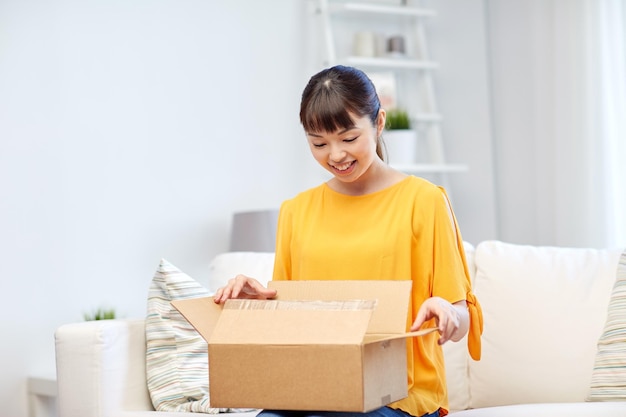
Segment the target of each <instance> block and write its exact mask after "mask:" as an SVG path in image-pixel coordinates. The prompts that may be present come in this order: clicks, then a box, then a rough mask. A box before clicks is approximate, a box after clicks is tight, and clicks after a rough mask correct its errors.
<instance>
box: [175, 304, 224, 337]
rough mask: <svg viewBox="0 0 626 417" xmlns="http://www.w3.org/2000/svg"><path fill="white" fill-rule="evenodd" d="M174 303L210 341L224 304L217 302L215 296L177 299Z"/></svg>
mask: <svg viewBox="0 0 626 417" xmlns="http://www.w3.org/2000/svg"><path fill="white" fill-rule="evenodd" d="M172 305H173V306H174V308H175V309H176V310H178V311H179V312H180V314H182V315H183V317H185V319H186V320H187V321H188V322H189V323H190V324H191V325H192V326H193V327H194V329H196V330H197V331H198V333H200V335H201V336H202V337H203V338H204V340H205V341H207V342H208V341H209V337H210V336H211V333H213V329H214V328H215V325H216V324H217V321H218V320H219V317H220V315H221V312H222V306H221V305H220V304H216V303H215V302H214V301H213V297H201V298H190V299H188V300H175V301H172Z"/></svg>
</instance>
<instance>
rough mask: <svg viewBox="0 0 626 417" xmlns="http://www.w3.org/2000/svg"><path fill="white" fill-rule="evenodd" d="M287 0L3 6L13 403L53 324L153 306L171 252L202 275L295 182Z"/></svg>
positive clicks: (44, 368)
mask: <svg viewBox="0 0 626 417" xmlns="http://www.w3.org/2000/svg"><path fill="white" fill-rule="evenodd" d="M303 13H304V8H303V5H302V4H301V3H300V2H294V1H292V0H272V5H271V6H270V5H268V3H267V2H258V1H254V0H249V1H247V2H245V5H244V4H242V2H228V1H206V0H204V1H200V0H198V1H195V0H185V1H165V0H163V1H158V0H157V1H155V0H133V1H132V2H129V1H128V0H111V1H97V0H75V1H74V0H55V1H47V0H41V1H36V0H27V1H24V0H7V1H3V2H0V28H1V29H0V30H1V32H2V35H1V36H0V38H1V40H0V48H1V50H0V212H1V214H0V230H1V237H0V254H1V259H2V265H3V279H2V282H3V287H4V288H3V294H4V297H3V298H4V302H3V304H4V311H5V313H4V316H5V317H4V319H3V320H2V321H1V324H0V334H2V340H3V343H2V345H1V348H0V349H1V353H0V358H2V372H1V373H0V404H3V410H2V415H6V416H15V417H20V416H25V415H26V396H25V378H26V376H27V375H30V374H41V373H43V374H54V345H53V331H54V329H55V328H56V327H57V326H58V325H60V324H62V323H66V322H72V321H81V320H82V314H83V313H84V312H89V311H91V310H92V309H94V308H96V307H99V306H101V305H105V306H111V307H115V308H117V311H118V314H119V315H121V316H125V317H134V316H142V315H143V314H144V312H145V298H146V295H147V289H148V285H149V282H150V279H151V277H152V274H153V272H154V270H155V268H156V267H157V265H158V262H159V260H160V258H161V257H165V258H167V259H168V260H169V261H170V262H172V263H174V264H175V265H177V266H178V267H180V268H182V269H183V270H185V271H186V272H187V273H189V274H190V275H192V276H195V277H196V278H198V279H199V280H202V279H204V278H206V275H207V271H208V268H207V265H208V262H209V260H210V259H211V257H212V256H213V255H215V254H216V253H218V252H220V251H225V250H226V249H227V247H228V241H227V239H228V230H229V226H230V224H229V222H230V216H231V214H232V212H233V211H236V210H246V209H256V208H266V207H277V206H278V205H279V204H280V202H281V201H282V200H283V199H285V198H287V197H289V196H291V195H292V194H293V193H295V192H296V191H297V190H299V189H301V188H302V184H303V183H304V182H305V178H304V177H305V176H306V175H307V173H306V172H303V169H302V164H301V161H302V160H303V159H304V156H305V155H306V154H305V151H306V149H305V148H304V147H303V146H302V145H303V143H304V142H303V141H304V136H303V135H302V133H301V130H300V127H299V123H298V103H299V96H298V94H297V92H298V91H299V90H300V89H301V88H302V86H303V85H304V83H305V81H306V78H307V74H306V73H305V69H304V65H305V62H306V60H305V53H306V50H305V49H304V48H302V44H303V39H302V35H301V25H300V22H302V20H303V19H304V17H303Z"/></svg>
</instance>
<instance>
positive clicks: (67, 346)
mask: <svg viewBox="0 0 626 417" xmlns="http://www.w3.org/2000/svg"><path fill="white" fill-rule="evenodd" d="M466 252H467V258H468V263H469V266H470V270H471V272H472V276H473V281H474V289H475V293H476V295H477V296H478V299H479V301H480V302H481V304H482V307H483V313H484V333H483V338H482V360H481V361H478V362H476V361H473V360H471V359H469V356H468V354H467V349H466V344H465V341H461V342H459V343H448V344H446V345H444V352H445V359H446V372H447V383H448V387H449V397H450V408H451V411H452V413H453V414H454V415H455V417H456V416H458V417H495V416H498V417H516V416H533V417H544V416H545V417H548V416H550V417H554V416H556V417H559V416H568V417H571V416H581V417H582V416H584V417H589V416H600V415H611V416H626V402H619V401H612V402H607V401H603V402H599V401H587V397H588V395H589V392H590V382H591V379H592V372H593V370H594V363H595V356H596V351H597V342H598V339H599V337H600V335H601V334H602V332H603V328H604V325H605V320H606V316H607V308H608V304H609V299H610V297H611V292H612V289H613V285H614V283H615V279H616V269H617V266H618V263H619V259H620V254H621V252H622V251H621V250H617V249H615V250H609V249H607V250H594V249H571V248H555V247H533V246H524V245H513V244H507V243H503V242H498V241H486V242H482V243H480V244H478V245H477V246H476V247H474V246H472V245H470V244H466ZM272 263H273V254H270V253H251V252H241V253H225V254H222V255H218V256H217V257H216V258H215V259H214V260H213V261H212V263H211V284H210V287H211V288H209V290H214V289H215V288H217V287H219V286H220V285H222V283H223V282H225V280H227V279H228V278H230V277H232V276H233V275H234V274H235V273H246V274H249V275H252V276H256V277H258V278H260V279H261V280H267V279H269V278H270V276H271V269H272ZM55 337H56V360H57V378H58V407H59V414H60V417H122V416H128V417H142V416H145V417H148V416H150V417H152V416H155V415H156V416H159V415H160V416H162V417H174V416H182V415H185V414H186V413H169V412H160V413H158V414H157V412H155V411H153V407H152V404H151V402H150V398H149V395H148V392H147V388H146V376H145V349H146V345H145V335H144V320H143V319H142V318H139V319H134V320H133V319H125V320H108V321H94V322H83V323H73V324H67V325H63V326H61V327H60V328H59V329H58V330H57V331H56V335H55ZM242 383H245V381H242ZM625 389H626V387H625ZM242 414H244V415H246V416H249V417H250V416H252V415H254V412H248V413H242ZM238 415H241V414H235V415H233V414H229V416H232V417H235V416H238ZM226 417H228V416H226Z"/></svg>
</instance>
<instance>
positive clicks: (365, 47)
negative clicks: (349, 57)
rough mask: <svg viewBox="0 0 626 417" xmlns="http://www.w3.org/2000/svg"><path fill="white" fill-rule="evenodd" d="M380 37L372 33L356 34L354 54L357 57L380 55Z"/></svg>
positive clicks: (362, 32)
mask: <svg viewBox="0 0 626 417" xmlns="http://www.w3.org/2000/svg"><path fill="white" fill-rule="evenodd" d="M377 46H378V35H377V34H376V33H374V32H370V31H361V32H356V33H355V34H354V44H353V48H352V52H353V53H354V55H356V56H362V57H369V58H371V57H375V56H377V55H379V54H378V48H377Z"/></svg>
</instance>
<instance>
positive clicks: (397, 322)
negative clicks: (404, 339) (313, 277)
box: [268, 280, 412, 334]
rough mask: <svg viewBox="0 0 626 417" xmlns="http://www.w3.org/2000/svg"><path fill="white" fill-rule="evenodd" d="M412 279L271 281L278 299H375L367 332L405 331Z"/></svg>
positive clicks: (398, 332) (387, 332)
mask: <svg viewBox="0 0 626 417" xmlns="http://www.w3.org/2000/svg"><path fill="white" fill-rule="evenodd" d="M411 285H412V282H411V281H388V280H386V281H376V280H372V281H370V280H354V281H270V282H269V284H268V286H269V287H270V288H275V289H276V290H277V291H278V295H277V299H278V300H323V301H333V300H354V299H358V300H376V301H377V304H376V308H375V309H374V313H373V314H372V318H371V320H370V322H369V326H368V329H367V333H368V334H369V333H372V334H404V333H405V332H406V323H407V314H408V309H409V299H410V294H411Z"/></svg>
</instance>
